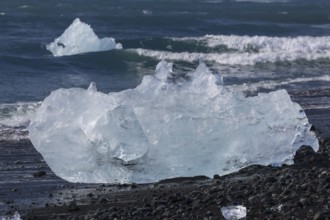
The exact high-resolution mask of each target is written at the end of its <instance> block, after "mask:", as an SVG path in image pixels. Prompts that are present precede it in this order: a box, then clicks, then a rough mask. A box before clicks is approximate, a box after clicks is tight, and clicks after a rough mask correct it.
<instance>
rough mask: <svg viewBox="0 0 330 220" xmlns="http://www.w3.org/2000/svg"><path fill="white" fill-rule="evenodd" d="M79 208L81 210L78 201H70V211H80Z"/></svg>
mask: <svg viewBox="0 0 330 220" xmlns="http://www.w3.org/2000/svg"><path fill="white" fill-rule="evenodd" d="M79 210H80V208H79V206H77V203H76V201H72V202H70V204H69V207H68V211H69V212H75V211H79Z"/></svg>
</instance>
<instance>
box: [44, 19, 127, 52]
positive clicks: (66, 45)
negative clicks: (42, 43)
mask: <svg viewBox="0 0 330 220" xmlns="http://www.w3.org/2000/svg"><path fill="white" fill-rule="evenodd" d="M46 47H47V49H48V50H49V51H50V52H52V54H53V55H54V56H56V57H59V56H68V55H74V54H81V53H87V52H96V51H106V50H112V49H121V48H122V45H121V44H120V43H116V41H115V39H113V38H109V37H105V38H102V39H99V38H98V37H97V36H96V34H95V33H94V31H93V29H92V28H91V27H90V25H88V24H86V23H84V22H81V21H80V19H79V18H76V19H75V20H74V21H73V23H72V24H71V25H70V26H69V27H68V28H67V29H66V30H65V31H64V33H63V34H62V35H61V36H60V37H58V38H56V39H55V40H54V42H52V43H50V44H48V45H47V46H46Z"/></svg>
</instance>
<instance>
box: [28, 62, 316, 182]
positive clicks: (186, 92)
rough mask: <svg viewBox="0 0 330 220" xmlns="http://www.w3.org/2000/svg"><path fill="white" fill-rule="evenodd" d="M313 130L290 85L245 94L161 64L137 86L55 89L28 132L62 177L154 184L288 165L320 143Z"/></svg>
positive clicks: (199, 72) (202, 73) (211, 77)
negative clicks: (106, 89)
mask: <svg viewBox="0 0 330 220" xmlns="http://www.w3.org/2000/svg"><path fill="white" fill-rule="evenodd" d="M310 128H311V125H310V124H309V122H308V119H307V117H306V115H305V112H304V111H303V109H302V108H301V107H300V106H299V104H297V103H295V102H292V101H291V99H290V96H289V94H288V93H287V91H286V90H279V91H274V92H270V93H260V94H258V95H257V96H254V97H246V96H245V95H244V94H243V93H242V92H241V91H240V90H238V89H237V88H235V87H231V86H225V85H223V79H222V76H221V75H220V74H219V73H216V74H214V73H212V72H211V71H210V70H209V68H208V67H207V66H206V65H205V64H204V63H200V64H199V66H198V67H197V69H196V70H195V71H192V72H189V73H187V74H185V75H181V74H176V73H174V72H173V70H172V63H167V62H165V61H161V62H160V63H159V64H158V65H157V67H156V71H155V74H154V75H148V76H144V78H143V80H142V82H141V84H140V85H139V86H137V87H136V88H135V89H128V90H124V91H121V92H112V93H109V94H104V93H102V92H99V91H97V88H96V85H95V84H94V83H92V84H91V86H90V87H89V88H88V89H87V90H86V89H82V88H70V89H58V90H56V91H53V92H52V93H51V94H50V95H49V96H48V97H47V98H46V99H45V100H44V101H43V103H42V104H41V106H40V107H39V108H38V109H37V110H36V113H35V114H34V116H33V117H32V119H31V123H30V125H29V127H28V130H29V136H30V139H31V141H32V143H33V145H34V146H35V148H36V149H37V150H38V151H39V152H40V153H41V154H42V156H43V157H44V159H45V161H46V162H47V164H48V165H49V166H50V168H51V169H52V170H53V171H54V172H55V173H56V174H57V175H58V176H60V177H62V178H63V179H65V180H68V181H71V182H89V183H124V182H135V183H148V182H157V181H159V180H161V179H166V178H174V177H183V176H185V177H187V176H197V175H206V176H209V177H212V176H213V175H214V174H215V173H219V174H220V175H223V174H226V173H230V172H234V171H237V170H239V169H241V168H243V167H246V166H248V165H251V164H261V165H268V164H274V163H276V164H283V163H285V164H291V163H293V157H294V154H295V152H296V150H297V149H298V148H299V147H300V146H302V145H309V146H311V147H312V148H313V149H314V150H317V149H318V147H319V145H318V141H317V138H316V137H315V134H314V133H313V132H312V131H310Z"/></svg>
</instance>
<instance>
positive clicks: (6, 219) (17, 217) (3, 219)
mask: <svg viewBox="0 0 330 220" xmlns="http://www.w3.org/2000/svg"><path fill="white" fill-rule="evenodd" d="M1 220H22V219H21V215H20V214H19V213H18V212H17V211H16V212H15V214H14V215H13V216H11V217H9V216H2V217H1Z"/></svg>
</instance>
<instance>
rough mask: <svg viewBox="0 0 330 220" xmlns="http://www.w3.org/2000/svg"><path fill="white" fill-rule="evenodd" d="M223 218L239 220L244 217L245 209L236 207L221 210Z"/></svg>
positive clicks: (239, 206)
mask: <svg viewBox="0 0 330 220" xmlns="http://www.w3.org/2000/svg"><path fill="white" fill-rule="evenodd" d="M221 213H222V215H223V217H224V218H225V219H227V220H239V219H243V218H245V217H246V207H244V206H241V205H237V206H226V207H222V208H221Z"/></svg>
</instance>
